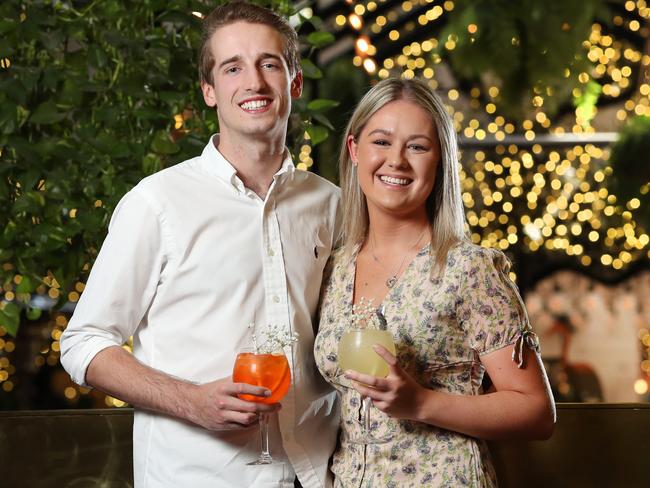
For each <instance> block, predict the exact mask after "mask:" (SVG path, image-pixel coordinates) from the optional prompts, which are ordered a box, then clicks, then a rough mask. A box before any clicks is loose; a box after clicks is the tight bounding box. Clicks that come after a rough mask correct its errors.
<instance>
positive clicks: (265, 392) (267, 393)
mask: <svg viewBox="0 0 650 488" xmlns="http://www.w3.org/2000/svg"><path fill="white" fill-rule="evenodd" d="M271 394H272V392H271V390H264V396H267V397H270V396H271Z"/></svg>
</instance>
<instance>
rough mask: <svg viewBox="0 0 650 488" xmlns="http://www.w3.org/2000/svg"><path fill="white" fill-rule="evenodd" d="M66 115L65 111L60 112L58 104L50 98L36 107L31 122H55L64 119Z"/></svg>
mask: <svg viewBox="0 0 650 488" xmlns="http://www.w3.org/2000/svg"><path fill="white" fill-rule="evenodd" d="M66 115H67V114H66V113H65V112H59V111H58V110H57V108H56V104H55V103H54V102H52V101H51V100H49V101H47V102H44V103H41V104H40V105H39V106H38V107H36V110H34V113H33V114H32V116H31V117H30V118H29V122H30V123H32V124H54V123H56V122H59V121H60V120H62V119H64V118H65V116H66Z"/></svg>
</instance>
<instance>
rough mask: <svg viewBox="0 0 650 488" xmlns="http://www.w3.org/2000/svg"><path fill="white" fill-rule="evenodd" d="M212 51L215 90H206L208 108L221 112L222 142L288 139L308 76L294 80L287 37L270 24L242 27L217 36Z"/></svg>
mask: <svg viewBox="0 0 650 488" xmlns="http://www.w3.org/2000/svg"><path fill="white" fill-rule="evenodd" d="M210 49H211V50H212V55H213V56H214V60H215V65H214V68H213V69H212V77H213V78H212V79H213V84H212V85H209V84H207V83H203V84H202V86H201V88H202V90H203V98H204V100H205V103H206V104H207V105H208V106H210V107H215V106H216V108H217V116H218V118H219V131H220V133H221V137H222V138H224V137H230V138H235V139H241V138H255V139H260V138H262V139H269V138H275V137H279V136H281V137H284V135H285V134H286V130H287V120H288V118H289V113H290V111H291V98H298V97H299V96H300V94H301V92H302V74H301V73H298V74H297V75H296V76H295V77H294V79H293V80H291V75H290V74H289V69H288V68H287V63H286V60H285V59H284V55H283V52H284V39H283V37H282V35H281V34H280V33H279V32H278V31H276V30H275V29H273V28H272V27H269V26H267V25H264V24H251V23H248V22H236V23H234V24H230V25H227V26H224V27H221V28H219V29H217V30H216V31H215V33H214V34H213V35H212V38H211V39H210Z"/></svg>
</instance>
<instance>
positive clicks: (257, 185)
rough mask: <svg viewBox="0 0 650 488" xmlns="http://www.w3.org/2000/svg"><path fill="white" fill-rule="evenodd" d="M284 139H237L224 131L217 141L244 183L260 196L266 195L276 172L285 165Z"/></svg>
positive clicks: (219, 147)
mask: <svg viewBox="0 0 650 488" xmlns="http://www.w3.org/2000/svg"><path fill="white" fill-rule="evenodd" d="M284 143H285V138H284V137H281V138H275V139H266V138H264V139H261V138H260V139H253V140H250V139H245V140H241V141H240V140H237V139H236V138H233V137H231V136H226V137H224V135H223V134H222V135H221V136H220V137H219V140H218V142H217V144H216V146H217V149H218V150H219V152H220V153H221V154H222V155H223V157H224V158H226V159H227V160H228V162H229V163H230V164H231V165H232V166H233V167H234V168H235V169H236V170H237V176H238V177H239V178H240V179H241V180H242V182H243V183H244V186H246V188H249V189H251V190H253V191H254V192H255V193H257V195H259V197H260V198H262V199H264V198H265V197H266V194H267V192H268V191H269V188H270V187H271V183H272V182H273V175H275V173H277V172H278V171H279V169H280V168H281V167H282V162H283V161H284V156H285V146H284Z"/></svg>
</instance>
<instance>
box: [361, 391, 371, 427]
mask: <svg viewBox="0 0 650 488" xmlns="http://www.w3.org/2000/svg"><path fill="white" fill-rule="evenodd" d="M371 403H372V400H371V399H370V397H363V429H364V430H365V433H364V435H366V436H369V435H370V405H371Z"/></svg>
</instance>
